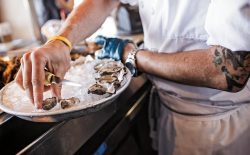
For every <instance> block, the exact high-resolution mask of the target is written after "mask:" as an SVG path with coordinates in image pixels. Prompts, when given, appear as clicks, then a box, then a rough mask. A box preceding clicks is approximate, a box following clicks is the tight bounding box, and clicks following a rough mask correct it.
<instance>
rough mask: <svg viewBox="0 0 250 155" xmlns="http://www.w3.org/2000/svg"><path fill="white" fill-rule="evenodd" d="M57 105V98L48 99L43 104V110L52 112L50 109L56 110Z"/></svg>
mask: <svg viewBox="0 0 250 155" xmlns="http://www.w3.org/2000/svg"><path fill="white" fill-rule="evenodd" d="M56 104H57V98H56V97H52V98H47V99H45V100H44V101H43V103H42V109H43V110H50V109H52V108H54V107H55V106H56Z"/></svg>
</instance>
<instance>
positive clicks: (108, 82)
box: [88, 60, 127, 95]
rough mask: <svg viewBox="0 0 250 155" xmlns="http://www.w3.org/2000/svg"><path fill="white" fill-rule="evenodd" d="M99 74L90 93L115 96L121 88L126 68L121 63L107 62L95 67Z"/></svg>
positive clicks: (90, 88) (89, 90)
mask: <svg viewBox="0 0 250 155" xmlns="http://www.w3.org/2000/svg"><path fill="white" fill-rule="evenodd" d="M94 69H95V70H96V71H97V73H98V77H97V78H96V83H95V84H94V85H92V86H90V87H89V89H88V93H92V94H97V95H103V94H106V93H108V94H114V93H115V92H116V90H117V89H118V88H119V87H120V86H121V82H122V81H123V79H124V75H125V74H126V73H127V72H126V68H125V67H124V65H123V63H121V62H120V61H114V60H108V61H107V60H106V61H103V62H100V63H98V64H96V65H95V66H94Z"/></svg>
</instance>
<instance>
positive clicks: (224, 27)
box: [205, 0, 250, 51]
mask: <svg viewBox="0 0 250 155" xmlns="http://www.w3.org/2000/svg"><path fill="white" fill-rule="evenodd" d="M205 27H206V30H207V32H208V34H209V39H208V41H207V43H208V44H209V45H221V46H224V47H227V48H229V49H231V50H233V51H240V50H243V51H247V50H248V51H249V50H250V43H249V42H250V1H249V0H213V1H212V3H211V4H210V6H209V9H208V14H207V20H206V26H205Z"/></svg>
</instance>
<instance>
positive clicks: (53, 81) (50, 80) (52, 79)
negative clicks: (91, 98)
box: [45, 70, 82, 87]
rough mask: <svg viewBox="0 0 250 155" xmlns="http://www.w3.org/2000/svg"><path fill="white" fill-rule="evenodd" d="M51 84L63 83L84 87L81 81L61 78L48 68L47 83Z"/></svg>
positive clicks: (46, 71) (46, 73)
mask: <svg viewBox="0 0 250 155" xmlns="http://www.w3.org/2000/svg"><path fill="white" fill-rule="evenodd" d="M51 84H62V85H68V86H75V87H82V85H81V84H80V83H77V82H74V81H71V80H67V79H60V78H59V77H57V76H56V75H55V74H53V73H51V72H49V71H48V70H45V85H46V86H49V85H51Z"/></svg>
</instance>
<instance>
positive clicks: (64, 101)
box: [59, 97, 80, 109]
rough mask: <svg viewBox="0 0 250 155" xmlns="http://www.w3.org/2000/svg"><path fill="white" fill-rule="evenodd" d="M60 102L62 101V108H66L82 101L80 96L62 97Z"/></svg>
mask: <svg viewBox="0 0 250 155" xmlns="http://www.w3.org/2000/svg"><path fill="white" fill-rule="evenodd" d="M59 103H60V105H61V108H62V109H66V108H69V107H70V106H72V105H74V104H76V103H80V100H79V98H76V97H71V98H68V99H61V100H60V101H59Z"/></svg>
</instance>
